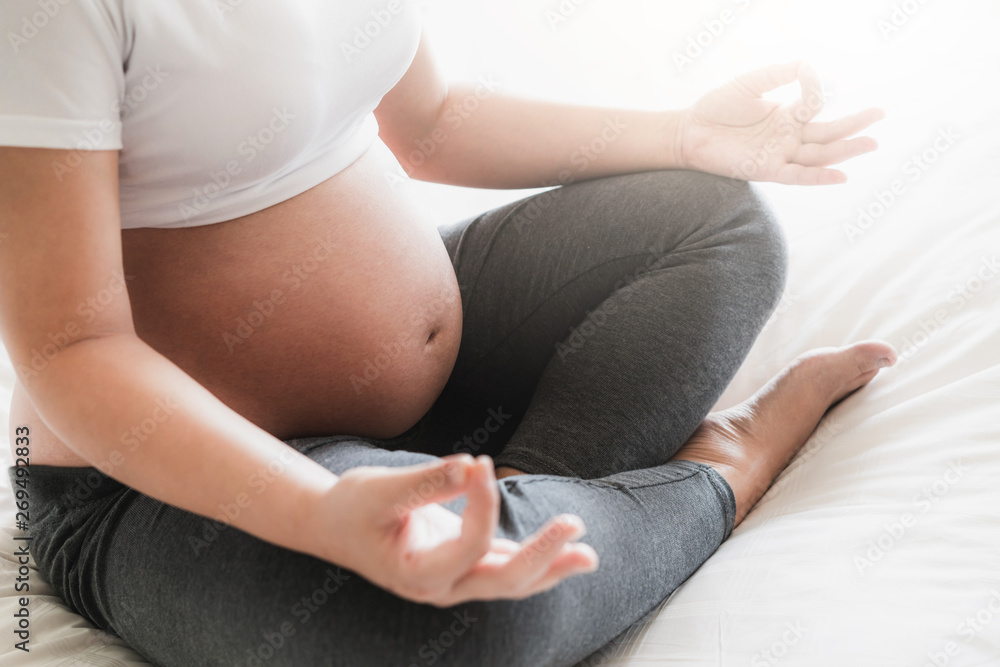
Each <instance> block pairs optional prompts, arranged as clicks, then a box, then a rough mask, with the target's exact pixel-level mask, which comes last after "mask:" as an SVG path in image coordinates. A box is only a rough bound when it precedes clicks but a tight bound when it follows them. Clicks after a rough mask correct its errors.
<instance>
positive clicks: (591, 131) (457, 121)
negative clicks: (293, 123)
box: [397, 85, 681, 188]
mask: <svg viewBox="0 0 1000 667" xmlns="http://www.w3.org/2000/svg"><path fill="white" fill-rule="evenodd" d="M679 115H680V112H677V111H634V110H633V111H629V110H621V109H610V108H596V107H582V106H573V105H567V104H558V103H551V102H540V101H534V100H526V99H520V98H516V97H511V96H506V95H503V94H500V93H492V94H489V92H488V89H486V88H485V87H484V86H483V85H480V86H479V87H477V86H474V85H472V86H454V87H452V88H451V89H450V91H449V93H448V96H447V98H446V99H445V101H444V104H442V106H441V110H440V113H439V114H438V116H437V119H436V121H435V123H434V124H433V126H431V127H430V128H428V129H427V131H426V132H425V133H424V136H423V137H419V138H415V139H412V140H411V142H410V145H409V146H405V147H403V150H398V151H397V155H400V163H401V164H402V166H403V168H404V170H405V171H406V172H407V173H408V174H409V175H410V176H412V177H413V178H417V179H420V180H427V181H434V182H439V183H448V184H451V185H463V186H469V187H483V188H531V187H542V186H546V185H556V184H560V183H566V182H569V181H577V180H586V179H591V178H599V177H602V176H609V175H614V174H621V173H629V172H636V171H647V170H653V169H671V168H680V167H681V165H680V164H679V160H678V159H677V156H676V155H675V154H676V153H677V145H676V135H677V124H678V119H679Z"/></svg>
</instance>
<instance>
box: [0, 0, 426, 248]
mask: <svg viewBox="0 0 1000 667" xmlns="http://www.w3.org/2000/svg"><path fill="white" fill-rule="evenodd" d="M0 27H2V32H3V38H4V42H6V43H5V44H3V45H0V145H4V146H25V147H38V148H63V149H80V150H116V149H120V153H119V176H120V187H121V214H122V228H124V229H130V228H136V227H191V226H197V225H207V224H212V223H216V222H222V221H225V220H232V219H234V218H237V217H239V216H242V215H246V214H249V213H253V212H255V211H259V210H261V209H264V208H267V207H268V206H272V205H274V204H277V203H279V202H281V201H285V200H287V199H290V198H291V197H294V196H295V195H297V194H299V193H301V192H304V191H305V190H308V189H309V188H311V187H313V186H315V185H318V184H319V183H321V182H323V181H324V180H326V179H328V178H330V177H331V176H333V175H334V174H336V173H337V172H339V171H341V170H342V169H344V168H345V167H347V166H348V165H350V164H351V163H352V162H354V161H355V160H357V159H358V158H359V157H360V156H361V155H362V154H363V153H364V152H365V151H366V150H367V149H368V148H369V147H370V146H371V144H372V142H374V141H377V140H378V137H377V135H378V125H377V123H376V121H375V116H374V115H373V114H372V110H373V109H374V108H375V107H376V106H377V105H378V103H379V101H380V100H381V98H382V96H383V95H385V94H386V93H387V92H388V91H389V90H390V89H391V88H392V87H393V86H394V85H395V84H396V82H397V81H399V79H400V78H401V77H402V76H403V74H404V73H405V72H406V69H407V68H408V67H409V65H410V63H411V62H412V60H413V57H414V54H415V53H416V49H417V44H418V42H419V39H420V17H419V9H418V8H417V7H416V6H415V4H414V3H413V1H412V0H285V1H278V0H0ZM77 157H78V156H77ZM73 166H74V156H73V154H71V156H70V158H69V159H68V160H64V161H63V162H58V163H57V162H54V163H53V172H54V175H55V176H56V177H57V178H59V177H62V176H63V175H65V173H66V172H67V171H68V170H71V169H72V168H73Z"/></svg>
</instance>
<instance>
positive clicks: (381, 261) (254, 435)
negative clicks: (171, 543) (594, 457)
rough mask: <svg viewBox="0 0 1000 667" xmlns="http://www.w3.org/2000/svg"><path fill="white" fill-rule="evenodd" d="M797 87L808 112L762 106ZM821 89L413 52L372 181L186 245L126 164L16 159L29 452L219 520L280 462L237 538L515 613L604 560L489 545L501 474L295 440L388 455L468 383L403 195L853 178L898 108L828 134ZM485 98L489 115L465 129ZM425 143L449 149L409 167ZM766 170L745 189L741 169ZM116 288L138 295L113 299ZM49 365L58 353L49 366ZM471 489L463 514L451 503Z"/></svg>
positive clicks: (556, 521) (807, 81)
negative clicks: (501, 66) (561, 78)
mask: <svg viewBox="0 0 1000 667" xmlns="http://www.w3.org/2000/svg"><path fill="white" fill-rule="evenodd" d="M796 81H797V82H798V83H799V85H800V87H801V89H802V98H801V99H800V100H798V101H797V102H795V103H791V104H787V105H779V104H778V103H777V102H770V101H764V100H762V99H761V98H762V96H763V95H764V93H766V92H767V91H770V90H773V89H775V88H777V87H780V86H782V85H786V84H791V83H794V82H796ZM816 85H817V80H816V78H815V75H814V74H813V73H812V72H811V70H810V69H809V68H808V67H806V66H803V65H801V64H800V63H786V64H781V65H774V66H771V67H767V68H763V69H761V70H756V71H754V72H748V73H746V74H744V75H741V76H740V77H739V78H738V79H736V80H734V81H733V82H731V83H730V84H727V85H726V86H724V87H723V88H722V89H718V90H716V91H714V92H712V93H710V94H709V95H706V97H705V98H704V99H703V100H702V101H700V102H699V103H698V104H697V105H695V107H692V109H691V110H687V111H682V110H665V111H647V110H643V111H639V110H627V109H609V108H592V107H582V106H574V105H566V104H557V103H547V102H539V101H534V100H527V99H522V98H518V97H515V96H508V95H504V94H503V93H502V92H501V93H494V92H493V90H492V89H487V88H488V86H487V84H485V83H484V84H479V85H477V84H472V85H465V86H449V85H448V83H447V82H446V81H445V80H444V79H443V78H442V77H441V73H440V71H439V69H438V68H437V67H436V66H435V64H434V61H433V58H432V57H431V55H430V51H429V50H428V49H427V45H426V44H425V43H424V41H421V46H420V48H419V50H418V52H417V54H416V56H415V58H414V60H413V62H412V63H411V65H410V68H409V70H408V71H407V72H406V74H405V75H404V76H403V78H402V79H401V80H400V81H399V82H398V83H397V84H396V86H395V87H394V88H393V89H392V90H391V91H390V92H389V93H388V94H386V95H385V97H383V98H382V101H381V103H380V105H379V107H378V109H376V111H375V115H376V117H377V120H378V122H379V128H380V135H379V136H380V139H381V141H380V142H376V144H375V145H374V147H373V148H372V149H371V150H370V151H369V152H368V153H366V154H365V155H364V156H363V157H361V158H360V159H359V160H358V161H357V162H355V164H353V165H351V166H350V167H349V168H347V169H345V170H344V171H342V172H341V173H338V174H336V175H335V176H333V177H331V178H330V179H329V180H327V181H326V182H324V183H322V184H320V185H317V186H316V187H314V188H312V189H311V190H308V191H306V192H303V193H301V194H299V195H298V196H296V197H293V198H291V199H289V200H287V201H285V202H282V203H280V204H278V205H275V206H272V207H270V208H267V209H264V210H262V211H259V212H257V213H254V214H251V215H248V216H245V217H242V218H238V219H235V220H230V221H227V222H222V223H217V224H212V225H208V226H204V227H191V228H181V229H135V230H121V228H120V211H119V201H118V188H119V182H118V179H119V163H118V157H119V156H118V155H117V153H116V152H113V151H82V152H81V151H74V153H76V152H79V153H82V155H70V154H69V152H68V151H65V150H63V149H58V150H56V149H41V148H24V149H19V148H8V147H0V234H2V235H3V237H4V243H3V244H2V246H0V255H2V257H0V329H2V331H0V334H2V337H3V340H4V344H5V346H6V347H7V350H8V353H9V354H10V356H11V359H12V361H13V362H14V366H15V368H16V369H18V382H17V384H16V385H15V390H14V393H13V400H12V405H11V421H10V423H11V430H12V432H11V438H10V440H11V446H12V449H14V450H15V454H16V448H17V446H18V444H24V445H26V441H27V438H26V437H21V438H20V441H21V442H20V443H19V436H21V435H26V431H27V430H29V429H25V428H24V427H26V426H30V435H31V462H32V464H35V465H38V464H49V465H59V466H87V465H94V466H97V467H100V468H101V469H103V470H105V471H107V472H108V474H111V475H112V476H113V477H114V478H116V479H118V480H119V481H120V482H122V483H124V484H127V485H129V486H131V487H133V488H135V489H137V490H139V491H141V492H143V493H146V494H147V495H149V496H151V497H153V498H156V499H158V500H161V501H162V502H165V503H169V504H171V505H174V506H176V507H179V508H181V509H184V510H187V511H190V512H193V513H196V514H199V515H201V516H205V517H210V518H217V517H218V516H219V508H220V507H223V506H225V505H226V504H227V503H232V502H233V500H234V498H239V497H240V494H241V493H245V491H246V489H247V480H249V479H252V478H253V477H254V475H256V474H258V472H259V471H260V470H263V469H265V468H266V467H268V466H271V465H273V464H274V463H275V461H276V460H281V461H282V462H283V473H282V474H281V475H278V476H276V477H274V478H273V480H272V481H271V483H270V485H269V486H267V488H266V490H265V491H264V492H262V493H261V494H260V496H259V498H258V499H257V500H255V501H254V502H253V503H251V504H250V505H248V506H246V507H244V508H243V510H242V512H241V513H240V514H239V516H238V517H236V518H235V519H233V520H232V525H233V526H235V527H236V528H239V529H241V530H244V531H246V532H248V533H250V534H252V535H255V536H257V537H259V538H261V539H264V540H267V541H270V542H272V543H274V544H278V545H281V546H283V547H286V548H289V549H293V550H296V551H300V552H302V553H306V554H310V555H313V556H316V557H318V558H322V559H324V560H326V561H328V562H331V563H335V564H338V565H341V566H343V567H345V568H347V569H350V570H352V571H355V572H357V573H359V574H360V575H361V576H363V577H365V578H367V579H369V580H370V581H372V582H374V583H375V584H376V585H379V586H382V587H383V588H386V589H388V590H391V591H394V592H396V593H398V594H399V595H401V596H403V597H405V598H408V599H412V600H416V601H419V602H427V603H430V604H436V605H441V606H451V605H454V604H458V603H460V602H464V601H468V600H473V599H475V600H488V599H510V598H516V599H519V598H523V597H528V596H530V595H534V594H536V593H539V592H541V591H544V590H547V589H549V588H551V587H552V586H555V585H556V584H557V583H558V582H559V581H561V580H563V579H565V578H566V577H569V576H573V575H574V574H579V573H581V572H586V571H590V570H592V569H594V568H595V567H597V565H598V557H597V554H596V553H595V552H594V551H593V549H591V548H590V547H589V546H587V545H586V544H581V543H577V542H576V540H578V539H579V537H580V535H582V531H583V530H584V528H583V526H582V525H581V522H580V520H579V518H577V517H572V516H561V517H553V518H552V519H550V521H549V522H548V523H547V524H546V525H545V526H544V527H543V528H542V533H543V534H545V536H546V544H545V545H539V544H538V543H537V541H533V540H532V538H529V539H527V540H525V541H524V542H522V543H520V544H516V543H512V542H509V541H506V540H501V539H499V538H496V537H494V535H495V534H496V529H497V525H498V520H499V514H500V501H499V492H498V487H497V484H496V478H495V477H494V471H493V467H492V464H491V462H490V461H489V460H488V459H486V458H485V457H481V458H480V459H472V457H469V456H456V457H447V458H446V459H442V460H439V461H436V462H434V463H433V464H428V465H425V466H410V467H407V468H400V469H390V468H378V467H372V468H356V469H352V470H350V471H348V472H347V473H345V474H344V475H343V476H337V475H334V474H333V473H332V472H330V471H329V470H326V469H325V468H323V467H322V466H320V465H319V464H318V463H316V462H315V461H313V460H311V459H309V458H308V457H306V456H304V455H301V454H299V453H297V452H292V451H290V449H289V448H288V447H286V446H285V445H284V444H283V443H282V442H281V440H280V439H279V438H288V437H294V436H305V435H310V434H319V435H323V434H329V433H352V434H355V435H361V436H373V437H391V436H393V435H396V434H398V433H401V432H403V431H405V430H406V428H408V427H409V426H410V425H412V424H413V423H415V422H416V420H417V419H419V417H420V416H421V415H422V414H424V413H425V412H426V410H427V408H428V407H429V406H430V405H431V404H432V403H433V401H434V399H435V398H436V397H437V396H438V395H439V393H440V391H441V389H442V387H443V386H444V384H445V382H446V380H447V378H448V376H449V375H450V373H451V370H452V368H453V365H454V361H455V357H456V354H457V350H458V343H459V341H460V338H461V322H462V313H461V305H460V302H459V300H458V299H457V295H458V286H457V281H456V279H455V276H454V272H453V270H452V267H451V265H450V262H449V259H448V257H447V253H446V252H445V249H444V248H443V245H442V243H441V239H440V236H439V235H438V233H437V231H436V230H435V229H434V222H436V221H430V220H428V219H427V218H426V216H424V215H422V214H421V213H420V210H421V209H420V208H419V207H417V206H414V202H413V201H411V200H410V199H409V198H407V197H406V194H405V191H406V187H405V186H401V187H397V186H398V183H395V184H394V183H393V182H392V181H391V180H389V179H388V178H387V177H388V176H394V177H396V178H398V177H399V174H401V173H402V172H406V174H408V175H410V176H411V177H413V178H415V179H420V180H426V181H433V182H439V183H446V184H451V185H465V186H472V187H485V188H521V187H528V188H530V187H540V186H546V185H552V184H555V183H559V182H565V181H566V179H567V178H571V179H572V180H584V179H590V178H599V177H603V176H610V175H614V174H622V173H632V172H636V171H645V170H651V169H677V168H681V169H693V170H698V171H704V172H707V173H714V174H723V175H727V176H728V175H734V176H736V177H738V178H745V179H748V180H771V181H778V182H781V183H788V184H801V185H820V184H829V183H837V182H842V180H843V178H844V175H843V173H842V172H840V171H838V170H837V169H834V168H832V165H836V164H839V163H841V162H843V161H845V160H848V159H850V158H852V157H854V156H857V155H861V154H863V153H867V152H869V151H872V150H874V149H875V147H876V144H875V142H874V140H872V139H870V138H868V137H857V136H854V135H856V134H857V133H858V132H860V131H862V130H864V129H865V128H866V127H868V126H869V125H870V124H871V123H873V122H875V121H876V120H878V119H879V118H880V117H881V113H880V112H879V111H878V110H867V111H862V112H859V113H857V114H853V115H850V116H846V117H843V118H840V119H837V120H833V121H829V122H812V118H813V117H814V116H815V115H816V114H817V113H819V109H820V106H821V100H820V102H816V100H818V99H820V98H819V97H818V96H817V95H816V94H815V93H816V91H815V88H816ZM470 100H473V101H475V102H476V104H477V107H476V112H475V113H472V114H469V113H466V114H465V115H462V116H460V118H461V122H459V123H457V124H456V123H455V119H456V117H457V116H455V110H456V109H458V110H461V109H465V108H467V105H468V103H469V101H470ZM232 113H233V114H239V113H242V110H240V109H233V110H232ZM609 133H611V134H609ZM442 137H443V138H444V139H446V140H442ZM598 140H600V141H602V142H604V144H606V150H605V151H603V152H602V153H601V154H600V155H598V156H592V157H591V158H588V159H587V161H586V166H585V167H583V168H581V167H580V164H581V156H582V154H581V152H580V151H581V147H583V148H587V147H588V146H590V145H591V144H592V143H593V142H595V141H598ZM428 143H430V144H432V145H434V146H435V150H434V151H433V152H432V153H427V152H426V151H424V152H421V150H415V147H417V148H419V147H420V146H426V145H428ZM587 150H588V151H589V149H587ZM390 153H391V155H390ZM750 157H753V158H754V160H755V162H754V164H756V165H757V167H756V168H755V169H754V170H753V172H752V173H743V172H739V173H734V170H733V167H734V165H736V164H740V163H743V162H745V161H746V159H748V158H750ZM70 160H72V161H73V163H74V164H76V165H77V166H76V167H75V168H74V169H73V170H71V171H70V172H68V173H64V174H62V175H61V176H60V178H59V179H56V178H53V171H52V164H53V163H54V162H59V163H64V164H68V163H69V161H70ZM207 168H208V167H207V166H206V169H207ZM400 168H401V169H400ZM581 169H582V170H581ZM39 267H58V271H40V270H39ZM120 274H124V275H125V276H126V280H127V290H122V289H118V290H113V293H111V292H109V289H108V287H109V285H111V284H113V283H109V280H110V279H111V278H112V276H117V275H120ZM101 294H104V295H108V294H110V299H109V300H107V301H105V302H103V303H102V307H101V308H100V309H97V310H96V314H93V315H92V316H91V315H84V314H83V312H81V310H80V306H81V304H86V303H87V302H88V301H89V300H92V299H94V298H95V295H101ZM268 302H270V303H268ZM91 312H95V311H94V310H93V309H92V311H91ZM241 320H242V321H243V323H242V324H241ZM254 321H255V322H257V324H253V322H254ZM69 331H72V334H69V333H66V334H64V333H63V332H69ZM248 331H249V332H248ZM68 336H72V338H73V340H71V341H68V342H67V341H66V339H67V337H68ZM60 339H62V340H63V342H58V344H57V343H56V341H58V340H60ZM397 345H398V348H397V347H396V346H397ZM387 346H388V347H387ZM39 349H48V350H50V351H49V352H46V354H45V358H44V359H43V358H42V357H41V356H40V353H39V352H38V350H39ZM387 351H391V352H390V354H389V356H390V357H391V358H392V360H391V363H389V364H388V366H386V365H385V363H384V359H383V363H382V364H380V368H379V369H376V370H378V371H379V372H378V373H376V374H375V377H371V370H370V368H369V366H367V365H366V363H367V364H372V363H373V362H374V360H375V359H376V357H378V356H379V355H380V354H382V353H384V352H387ZM366 368H368V369H369V370H368V375H367V376H366V375H365V370H366ZM355 377H363V378H365V380H367V381H368V382H369V384H364V383H359V382H357V381H356V380H355V379H354V378H355ZM164 397H170V400H171V401H173V402H174V403H176V409H175V410H173V412H172V413H171V414H170V415H169V418H159V417H157V415H160V417H163V415H162V413H160V412H157V411H158V410H162V408H161V407H159V402H161V401H163V400H164ZM827 405H828V404H827ZM819 414H822V411H820V413H819ZM818 418H819V416H818V415H816V419H818ZM154 420H155V424H154ZM146 424H153V427H152V430H149V431H145V430H144V431H142V432H141V433H140V434H141V435H142V438H141V441H140V440H138V439H134V445H133V443H130V441H129V437H130V434H132V433H136V429H138V428H139V426H140V425H146ZM812 424H813V425H814V424H815V420H814V421H813V422H812ZM18 428H21V429H22V431H25V433H24V434H22V433H19V432H17V431H16V429H18ZM810 428H811V427H810ZM792 430H793V431H794V432H796V433H797V432H798V431H797V430H795V429H792ZM56 434H59V435H58V436H57V435H56ZM123 445H124V446H123ZM720 465H736V463H735V462H734V461H730V462H729V463H728V464H727V463H726V462H725V461H723V463H722V464H720ZM765 472H766V471H765ZM442 473H444V474H445V478H446V479H447V480H448V481H447V483H445V484H443V485H442V486H441V487H440V489H438V491H437V492H436V493H435V494H432V495H431V496H430V497H427V498H424V499H423V503H424V504H422V505H420V506H417V507H410V508H409V509H408V510H407V511H406V512H402V513H400V512H396V511H395V508H396V507H397V506H398V505H399V504H400V503H403V502H405V501H406V499H407V498H409V497H410V495H411V491H412V490H413V489H414V488H416V487H417V486H419V485H420V484H422V483H423V482H424V481H427V480H428V479H430V478H439V477H440V476H441V474H442ZM753 474H754V475H757V477H759V476H760V475H759V472H758V473H753ZM733 483H734V486H735V487H740V486H741V485H740V483H739V482H738V481H736V480H734V482H733ZM463 494H464V495H465V496H466V497H467V499H468V502H467V504H466V509H465V512H464V513H463V515H462V516H461V517H459V516H457V515H455V514H453V513H451V512H449V511H447V510H445V509H444V508H443V507H441V506H440V505H439V504H438V503H440V502H444V501H445V500H447V499H449V498H453V497H456V496H458V495H463ZM407 526H419V527H420V530H419V531H417V530H408V529H407ZM550 529H551V530H554V531H555V534H556V535H557V536H558V537H555V538H553V537H552V535H553V533H551V532H548V531H549V530H550ZM345 536H349V539H345ZM525 554H532V555H533V556H537V555H541V556H543V557H532V558H524V557H522V556H523V555H525Z"/></svg>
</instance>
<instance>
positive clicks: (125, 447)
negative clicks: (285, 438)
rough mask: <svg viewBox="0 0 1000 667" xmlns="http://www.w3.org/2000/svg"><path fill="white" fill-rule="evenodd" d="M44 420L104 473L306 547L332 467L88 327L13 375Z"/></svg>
mask: <svg viewBox="0 0 1000 667" xmlns="http://www.w3.org/2000/svg"><path fill="white" fill-rule="evenodd" d="M22 381H23V382H24V385H25V387H26V389H27V392H28V395H29V397H30V398H31V400H32V403H33V404H34V406H35V409H36V410H37V412H38V414H39V416H40V417H41V418H42V420H43V421H44V423H45V425H46V426H47V427H48V428H49V429H50V430H51V431H52V432H53V433H54V434H55V435H56V436H57V437H59V438H60V439H61V440H62V441H63V442H65V443H66V444H67V445H68V446H69V447H70V448H71V449H73V450H74V451H75V452H76V453H77V454H78V455H80V456H81V457H83V458H84V459H86V460H87V461H88V462H90V463H91V464H92V465H94V466H95V467H98V468H99V469H100V470H102V471H103V472H104V473H105V474H108V475H110V476H111V477H113V478H115V479H117V480H118V481H120V482H122V483H124V484H126V485H128V486H130V487H132V488H135V489H136V490H138V491H141V492H142V493H145V494H146V495H149V496H152V497H153V498H156V499H158V500H161V501H163V502H165V503H169V504H171V505H174V506H176V507H179V508H181V509H184V510H188V511H190V512H194V513H196V514H200V515H202V516H205V517H208V518H211V519H212V520H216V521H224V522H226V523H230V524H231V525H233V526H235V527H237V528H239V529H241V530H244V531H246V532H248V533H251V534H253V535H255V536H257V537H259V538H261V539H264V540H267V541H269V542H273V543H275V544H280V545H282V546H285V547H288V548H291V549H294V550H297V551H304V552H307V553H312V554H313V555H317V554H316V552H317V550H318V549H317V547H316V545H314V544H313V543H312V542H311V539H312V537H313V536H314V533H315V530H314V529H313V526H312V525H311V523H310V522H312V521H314V517H312V513H311V512H310V510H311V509H312V508H315V507H316V506H317V502H316V501H317V499H318V498H320V497H321V496H322V495H323V494H324V493H325V492H326V491H327V490H328V489H329V488H331V487H332V485H333V484H334V483H335V482H336V480H337V478H336V476H334V475H333V474H332V473H330V472H328V471H327V470H325V469H324V468H323V467H321V466H320V465H319V464H317V463H315V462H313V461H312V460H310V459H308V458H307V457H305V456H303V455H301V454H299V453H298V452H296V451H295V450H293V449H291V448H290V447H288V446H286V445H285V444H284V443H282V442H281V441H280V440H278V439H277V438H275V437H273V436H272V435H270V434H269V433H267V432H266V431H264V430H263V429H260V428H259V427H257V426H256V425H254V424H253V423H251V422H250V421H249V420H247V419H245V418H243V417H242V416H240V415H239V414H237V413H236V412H234V411H233V410H232V409H230V408H229V407H228V406H226V405H225V404H224V403H222V402H221V401H220V400H219V399H217V398H216V397H215V396H214V395H212V393H211V392H209V391H208V390H207V389H205V388H204V387H202V386H201V385H200V384H198V383H197V382H196V381H195V380H194V379H193V378H191V377H190V376H189V375H187V374H186V373H185V372H184V371H182V370H181V369H180V368H179V367H177V366H176V365H175V364H173V363H172V362H171V361H169V360H168V359H167V358H165V357H163V356H162V355H160V354H159V353H158V352H156V351H155V350H153V349H152V348H151V347H149V346H148V345H147V344H145V343H144V342H142V341H141V340H140V339H139V338H137V337H135V336H132V335H114V336H107V337H98V338H89V339H85V340H82V341H80V342H78V343H75V344H73V345H70V346H68V347H66V348H64V349H63V350H62V351H60V352H59V353H58V354H56V355H55V356H54V357H53V358H52V359H51V360H50V361H49V363H48V365H47V367H46V368H45V369H44V370H42V371H40V372H38V373H37V374H36V375H34V376H32V375H31V374H30V372H29V374H28V375H27V376H26V377H23V378H22Z"/></svg>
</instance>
